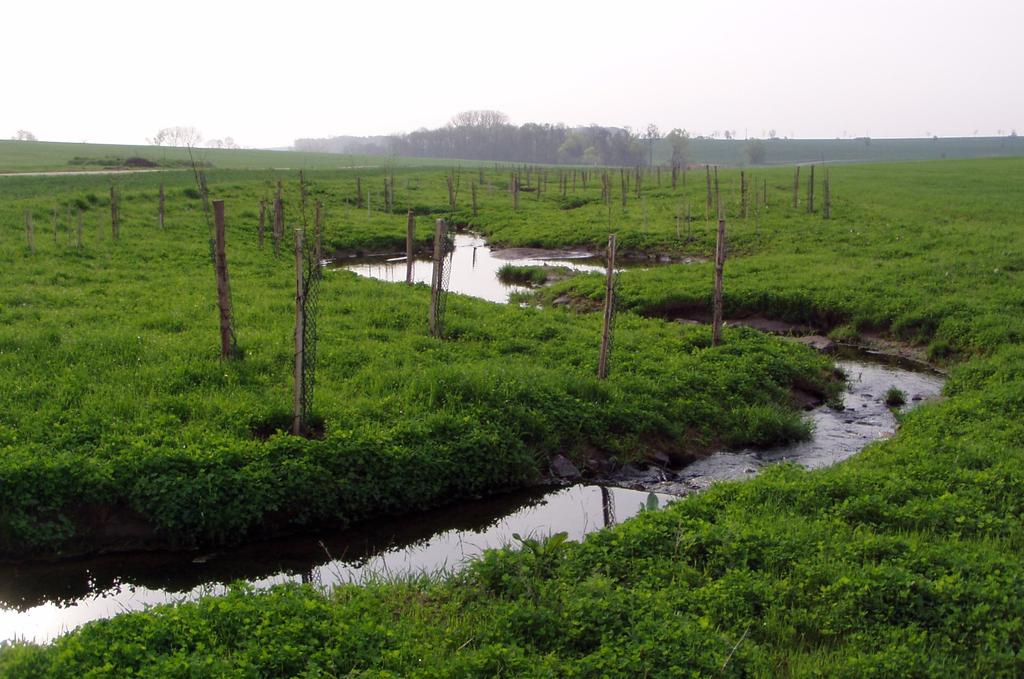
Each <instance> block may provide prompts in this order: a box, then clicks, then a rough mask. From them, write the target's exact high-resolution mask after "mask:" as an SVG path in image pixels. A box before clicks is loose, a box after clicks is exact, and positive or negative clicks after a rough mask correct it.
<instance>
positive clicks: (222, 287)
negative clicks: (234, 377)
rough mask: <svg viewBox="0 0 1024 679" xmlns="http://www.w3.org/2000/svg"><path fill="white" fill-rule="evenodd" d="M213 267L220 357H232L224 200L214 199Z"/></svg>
mask: <svg viewBox="0 0 1024 679" xmlns="http://www.w3.org/2000/svg"><path fill="white" fill-rule="evenodd" d="M213 225H214V250H213V268H214V273H215V274H216V276H217V306H218V307H219V309H220V357H221V358H222V359H223V358H231V357H232V355H233V354H234V342H233V337H232V331H231V286H230V284H229V282H228V256H227V242H226V237H225V229H224V201H223V200H215V201H213Z"/></svg>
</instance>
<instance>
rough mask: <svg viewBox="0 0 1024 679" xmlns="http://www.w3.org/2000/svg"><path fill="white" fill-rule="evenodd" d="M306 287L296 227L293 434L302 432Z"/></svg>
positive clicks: (298, 231)
mask: <svg viewBox="0 0 1024 679" xmlns="http://www.w3.org/2000/svg"><path fill="white" fill-rule="evenodd" d="M305 313H306V288H305V284H304V281H303V277H302V229H295V373H294V375H293V379H294V387H295V389H294V392H293V398H292V434H293V435H295V436H300V435H301V434H302V395H303V394H302V386H303V385H302V371H303V361H304V360H305V350H304V343H303V339H302V338H303V335H304V334H305V327H306V318H305Z"/></svg>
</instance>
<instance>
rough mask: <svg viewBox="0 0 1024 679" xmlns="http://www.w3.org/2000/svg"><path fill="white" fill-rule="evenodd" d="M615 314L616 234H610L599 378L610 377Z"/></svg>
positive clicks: (598, 364)
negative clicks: (609, 360) (609, 361)
mask: <svg viewBox="0 0 1024 679" xmlns="http://www.w3.org/2000/svg"><path fill="white" fill-rule="evenodd" d="M614 315H615V234H614V233H613V234H610V235H609V236H608V267H607V270H606V272H605V280H604V322H603V324H602V326H601V354H600V356H599V358H598V361H597V378H598V379H601V380H603V379H605V378H607V377H608V354H609V352H610V351H611V346H612V319H613V318H614Z"/></svg>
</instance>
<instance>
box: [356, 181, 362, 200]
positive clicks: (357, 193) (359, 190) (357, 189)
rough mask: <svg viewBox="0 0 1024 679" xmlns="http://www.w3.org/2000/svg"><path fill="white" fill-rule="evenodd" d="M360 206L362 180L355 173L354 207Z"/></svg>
mask: <svg viewBox="0 0 1024 679" xmlns="http://www.w3.org/2000/svg"><path fill="white" fill-rule="evenodd" d="M362 206H363V182H362V180H361V179H360V178H359V175H356V207H362Z"/></svg>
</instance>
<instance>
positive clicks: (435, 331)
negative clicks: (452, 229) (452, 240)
mask: <svg viewBox="0 0 1024 679" xmlns="http://www.w3.org/2000/svg"><path fill="white" fill-rule="evenodd" d="M447 229H448V226H447V224H445V222H444V220H443V219H438V220H437V222H436V223H435V229H434V271H433V275H432V276H431V280H430V315H429V317H428V322H429V323H428V324H429V326H430V335H431V336H432V337H437V338H438V339H440V337H441V334H442V328H441V316H440V306H441V295H442V294H443V290H442V289H441V288H442V286H443V284H444V243H445V239H446V236H447Z"/></svg>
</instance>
